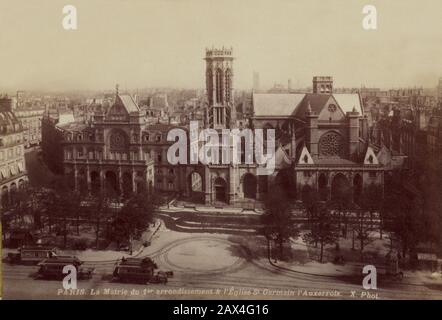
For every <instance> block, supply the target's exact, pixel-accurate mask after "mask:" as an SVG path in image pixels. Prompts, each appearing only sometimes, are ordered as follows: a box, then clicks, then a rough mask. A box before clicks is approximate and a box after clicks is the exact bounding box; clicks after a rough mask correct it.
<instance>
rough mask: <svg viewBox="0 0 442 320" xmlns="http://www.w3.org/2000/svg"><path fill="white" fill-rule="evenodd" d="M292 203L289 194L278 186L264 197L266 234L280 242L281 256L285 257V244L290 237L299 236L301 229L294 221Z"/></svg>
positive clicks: (263, 222)
mask: <svg viewBox="0 0 442 320" xmlns="http://www.w3.org/2000/svg"><path fill="white" fill-rule="evenodd" d="M291 209H292V204H291V201H290V199H289V198H288V196H287V194H286V193H285V192H283V190H281V188H279V187H276V188H275V190H274V191H273V192H269V193H268V194H267V196H266V197H265V199H264V211H265V213H264V214H263V215H262V216H261V222H262V224H263V225H264V230H263V231H264V234H265V235H266V236H267V237H268V238H269V237H272V238H274V239H275V240H276V242H277V243H278V244H279V249H280V256H281V258H282V257H283V244H284V242H286V241H288V240H289V239H290V237H298V235H299V230H298V229H297V227H296V226H295V224H294V223H293V222H292V219H291V217H292V213H291Z"/></svg>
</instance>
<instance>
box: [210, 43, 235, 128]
mask: <svg viewBox="0 0 442 320" xmlns="http://www.w3.org/2000/svg"><path fill="white" fill-rule="evenodd" d="M232 52H233V49H232V48H230V49H226V48H224V47H223V48H222V49H214V48H212V49H206V57H205V58H204V60H206V90H207V98H208V102H209V106H208V123H209V127H210V128H214V129H224V128H230V127H231V126H232V125H233V123H234V120H235V119H234V117H235V114H234V113H235V110H234V109H235V108H234V100H233V68H232V66H233V59H234V58H233V55H232Z"/></svg>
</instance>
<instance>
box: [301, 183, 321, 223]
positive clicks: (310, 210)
mask: <svg viewBox="0 0 442 320" xmlns="http://www.w3.org/2000/svg"><path fill="white" fill-rule="evenodd" d="M302 204H303V205H304V208H305V212H306V213H307V218H308V221H309V223H310V220H311V217H312V216H313V215H315V213H316V211H317V209H318V207H319V205H320V200H319V194H318V192H317V191H316V190H313V189H311V188H307V189H306V191H305V192H303V194H302Z"/></svg>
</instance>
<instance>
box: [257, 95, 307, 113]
mask: <svg viewBox="0 0 442 320" xmlns="http://www.w3.org/2000/svg"><path fill="white" fill-rule="evenodd" d="M303 98H304V94H299V93H253V97H252V99H253V111H254V115H255V116H258V117H259V116H290V115H292V114H293V111H294V110H296V108H297V106H298V105H299V103H300V102H301V101H302V99H303Z"/></svg>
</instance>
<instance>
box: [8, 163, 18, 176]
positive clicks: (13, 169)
mask: <svg viewBox="0 0 442 320" xmlns="http://www.w3.org/2000/svg"><path fill="white" fill-rule="evenodd" d="M10 169H11V173H12V175H13V176H15V175H16V174H17V166H16V165H15V164H13V165H12V166H10Z"/></svg>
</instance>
